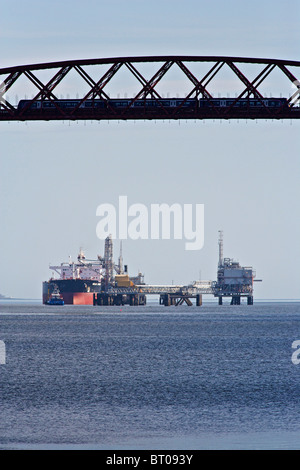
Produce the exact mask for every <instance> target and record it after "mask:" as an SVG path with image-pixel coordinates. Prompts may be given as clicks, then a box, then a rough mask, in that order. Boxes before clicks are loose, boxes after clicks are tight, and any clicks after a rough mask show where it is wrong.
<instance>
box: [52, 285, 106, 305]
mask: <svg viewBox="0 0 300 470" xmlns="http://www.w3.org/2000/svg"><path fill="white" fill-rule="evenodd" d="M55 288H58V289H59V292H60V294H61V295H62V298H63V300H64V303H65V304H66V305H93V297H94V293H96V292H100V290H101V284H100V283H99V282H96V281H92V280H89V279H55V280H50V281H46V282H43V304H46V302H47V301H48V300H49V298H50V295H51V294H52V292H53V290H54V289H55Z"/></svg>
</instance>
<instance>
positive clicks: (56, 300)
mask: <svg viewBox="0 0 300 470" xmlns="http://www.w3.org/2000/svg"><path fill="white" fill-rule="evenodd" d="M45 303H46V305H64V304H65V302H64V299H63V296H62V295H61V293H60V292H59V289H58V287H57V286H55V287H54V289H53V292H52V294H51V295H50V297H49V299H48V300H47V301H46V302H45Z"/></svg>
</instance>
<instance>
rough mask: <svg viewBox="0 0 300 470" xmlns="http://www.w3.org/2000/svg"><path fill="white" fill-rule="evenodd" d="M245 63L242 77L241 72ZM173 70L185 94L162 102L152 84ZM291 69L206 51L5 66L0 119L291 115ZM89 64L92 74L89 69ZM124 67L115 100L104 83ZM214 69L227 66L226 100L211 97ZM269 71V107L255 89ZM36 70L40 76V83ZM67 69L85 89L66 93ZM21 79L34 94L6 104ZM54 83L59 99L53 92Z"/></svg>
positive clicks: (294, 115)
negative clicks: (130, 88)
mask: <svg viewBox="0 0 300 470" xmlns="http://www.w3.org/2000/svg"><path fill="white" fill-rule="evenodd" d="M145 64H146V65H149V64H151V66H152V72H151V74H150V78H149V77H148V76H147V78H146V75H145V73H144V72H143V71H142V70H141V67H142V66H144V65H145ZM195 64H196V65H197V64H198V65H199V64H203V65H205V67H206V69H205V72H204V73H203V74H202V75H200V76H199V75H197V74H196V73H195V72H194V71H192V68H193V66H194V65H195ZM245 66H246V67H247V71H248V73H247V75H246V73H245V72H244V71H242V69H243V67H245ZM254 66H255V67H259V72H258V73H257V71H256V72H255V75H254V78H253V74H251V73H250V72H249V70H250V68H251V67H254ZM176 67H177V68H179V70H180V71H181V72H182V73H181V75H182V80H180V83H179V87H180V88H181V87H182V84H183V82H185V83H184V88H185V90H187V91H186V92H185V93H184V92H183V91H182V89H178V90H176V91H174V94H173V95H172V96H171V97H168V98H167V99H166V98H165V97H164V96H163V95H162V93H161V90H160V85H161V84H162V82H163V80H164V78H165V77H166V76H167V75H168V73H169V71H170V70H171V69H172V70H173V69H174V68H176ZM249 67H250V68H249ZM299 67H300V61H287V60H276V59H259V58H241V57H211V56H156V57H152V56H151V57H123V58H103V59H90V60H88V59H85V60H70V61H61V62H51V63H41V64H33V65H20V66H15V67H7V68H2V69H0V120H1V121H29V120H46V121H51V120H99V121H100V120H129V119H130V120H151V119H155V120H158V119H163V120H174V119H299V118H300V106H299V102H300V82H299V80H298V79H297V77H296V76H295V72H294V70H296V71H297V72H298V70H299ZM291 68H292V69H293V72H292V71H291ZM96 69H97V73H96V74H95V73H92V72H91V71H92V70H95V71H96ZM124 69H126V71H127V72H128V71H129V74H130V75H131V78H134V79H135V82H136V84H137V85H138V86H139V90H138V91H137V92H135V93H133V95H132V96H131V97H129V98H127V97H126V98H120V97H119V96H120V93H118V92H117V93H116V94H115V96H111V95H110V93H109V92H108V91H107V90H108V87H109V85H110V83H111V82H112V80H114V79H115V78H116V77H118V75H119V74H121V71H122V70H124ZM221 69H222V70H224V69H229V70H230V71H231V73H232V75H233V78H234V81H235V83H236V92H235V93H232V96H231V98H229V97H228V96H227V97H226V98H225V97H224V95H220V93H217V95H218V97H217V98H216V94H215V92H214V93H213V92H212V91H211V90H212V85H213V84H214V82H215V81H216V79H217V78H218V77H219V74H220V71H221ZM274 70H275V71H277V72H278V71H280V74H282V75H283V77H284V81H285V84H286V85H285V87H284V88H285V89H284V91H283V94H282V96H281V98H282V99H281V101H280V100H279V99H278V102H277V103H276V106H274V102H275V101H274V100H275V98H274V99H270V98H268V99H266V97H265V96H263V93H262V92H261V91H260V87H261V86H262V84H263V82H264V85H266V82H267V80H269V76H270V74H271V73H272V72H274ZM44 72H47V73H48V77H47V79H46V80H45V79H44V78H43V77H44V75H43V73H44ZM249 73H250V75H252V77H251V78H249V75H248V74H249ZM74 74H75V75H76V77H77V79H78V78H80V81H81V82H82V83H83V84H84V88H85V91H84V92H82V93H81V92H80V93H79V94H77V95H76V98H74V97H71V98H70V97H69V96H70V95H72V93H73V89H72V81H71V82H70V84H69V83H67V80H68V77H70V76H71V75H72V76H73V77H74ZM24 79H26V82H27V83H30V86H31V87H33V90H34V91H33V93H32V92H31V97H30V98H27V99H26V100H16V102H15V103H14V104H13V103H12V100H11V99H10V98H8V96H9V95H10V96H11V93H13V90H14V89H17V90H18V94H19V95H20V94H24V93H22V91H23V87H25V85H23V83H25V82H24ZM62 85H63V87H64V88H63V89H64V90H67V99H66V98H63V99H62V98H61V97H60V96H59V88H60V87H62ZM241 86H242V87H241ZM215 89H216V87H214V90H215ZM68 90H69V91H68ZM172 93H173V91H172ZM175 96H176V99H175ZM277 98H279V97H277ZM200 103H201V106H200ZM272 103H273V104H272Z"/></svg>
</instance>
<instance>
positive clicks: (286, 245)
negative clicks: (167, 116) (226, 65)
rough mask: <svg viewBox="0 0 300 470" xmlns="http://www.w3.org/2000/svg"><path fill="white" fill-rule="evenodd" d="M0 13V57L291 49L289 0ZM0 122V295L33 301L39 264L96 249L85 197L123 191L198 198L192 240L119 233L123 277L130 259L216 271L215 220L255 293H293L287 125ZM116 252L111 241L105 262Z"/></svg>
mask: <svg viewBox="0 0 300 470" xmlns="http://www.w3.org/2000/svg"><path fill="white" fill-rule="evenodd" d="M1 12H2V14H1V19H0V57H1V63H0V67H5V66H10V65H18V64H25V63H36V62H46V61H55V60H65V59H70V58H74V59H75V58H76V59H77V58H93V57H114V56H127V55H128V56H129V55H130V56H131V55H160V54H188V55H207V54H211V55H232V56H245V57H252V56H253V57H255V56H256V57H271V58H283V59H292V60H299V13H300V11H299V2H297V1H288V2H282V1H264V2H261V1H260V2H258V1H256V0H255V1H252V2H242V1H226V2H223V1H212V2H204V1H194V0H190V1H189V0H187V1H185V2H182V1H176V0H175V1H174V0H172V1H168V0H160V1H156V0H154V1H151V2H146V1H137V0H133V1H126V2H125V1H117V0H113V1H112V0H110V1H107V2H104V1H94V0H87V1H86V2H79V1H76V0H75V1H74V0H72V1H63V2H61V1H56V0H54V1H51V2H48V1H41V0H39V1H30V0H28V1H26V2H24V1H23V0H19V1H16V0H9V1H6V0H2V1H1ZM298 78H300V77H298ZM225 79H226V77H224V80H223V86H226V87H227V88H230V86H231V81H230V80H231V77H228V81H226V80H225ZM281 81H282V83H281ZM286 83H287V82H286V81H285V80H282V76H279V74H278V73H274V77H273V78H271V75H270V81H269V82H268V84H267V86H269V84H270V86H271V85H272V90H273V91H274V93H277V91H279V90H281V86H286ZM224 84H225V85H224ZM168 85H169V84H168ZM221 85H222V83H221V81H220V86H221ZM170 86H171V82H170ZM218 86H219V84H218ZM125 88H126V85H125ZM125 88H124V89H125ZM288 88H289V85H288ZM123 91H124V90H121V92H123ZM125 91H126V90H125ZM215 91H216V90H215ZM226 91H227V90H226V89H224V92H226ZM228 91H229V92H231V89H230V90H228ZM222 92H223V90H222ZM289 92H292V87H290V88H289ZM20 97H21V96H20ZM12 101H13V100H12ZM0 130H1V150H0V152H1V154H0V217H1V218H0V220H1V230H0V243H1V248H2V250H1V272H0V292H1V293H3V294H6V295H11V296H22V297H35V298H38V297H40V295H41V283H42V281H43V280H45V279H47V278H48V277H49V274H51V273H50V271H49V268H48V265H49V263H60V262H61V261H67V259H68V256H69V255H72V257H75V256H76V255H77V252H78V249H79V247H80V246H83V248H84V249H85V251H86V254H87V255H88V256H89V257H93V256H94V255H96V254H98V253H100V254H102V253H103V243H102V242H101V241H100V240H98V239H97V237H96V224H97V221H98V219H97V218H96V208H97V206H98V205H99V204H101V203H107V202H108V203H114V204H116V203H117V201H118V196H119V195H124V194H125V195H127V196H128V202H129V204H133V203H143V204H146V205H150V204H151V203H157V202H158V203H159V202H167V203H169V204H171V203H174V202H179V203H181V204H184V203H193V204H196V203H204V204H205V243H204V248H203V249H202V250H200V251H198V252H188V251H185V250H184V241H164V240H159V241H153V240H148V241H143V240H141V241H130V240H128V241H127V242H123V255H124V258H125V259H124V261H125V262H126V263H128V264H129V269H130V273H131V274H132V275H134V274H135V273H136V271H137V269H141V270H142V271H143V272H145V280H146V282H150V283H170V282H172V281H174V282H176V283H186V282H190V281H191V280H194V279H196V278H198V277H199V272H200V271H201V277H202V279H212V280H214V279H215V278H216V269H217V259H218V246H217V237H218V230H219V229H223V230H224V254H225V256H228V257H233V258H237V259H238V260H239V261H240V262H241V263H242V264H244V265H253V267H254V268H255V269H256V271H257V277H258V278H263V283H259V284H257V285H256V286H255V297H257V298H300V290H299V274H298V264H299V261H300V250H299V239H300V222H299V197H300V190H299V176H300V163H299V158H300V155H299V144H298V142H297V140H298V136H299V124H298V123H297V122H293V123H290V122H289V121H288V122H283V123H282V122H273V123H272V122H265V121H263V122H258V123H255V122H248V123H246V122H241V121H240V122H239V123H238V122H236V121H232V122H222V123H219V122H215V123H213V122H205V123H203V122H197V123H194V122H189V123H185V122H181V123H180V125H179V123H178V122H171V123H168V122H165V123H161V122H157V123H154V122H148V123H143V122H141V123H135V124H134V123H133V122H127V123H120V124H118V123H117V122H116V123H114V122H111V123H110V124H108V123H101V124H98V123H90V122H88V123H83V122H79V123H78V124H77V123H71V124H70V125H69V123H53V122H52V123H51V122H49V123H44V122H41V123H28V124H24V123H16V124H13V123H10V124H8V123H2V124H0ZM118 250H119V243H118V242H116V243H115V259H117V256H118Z"/></svg>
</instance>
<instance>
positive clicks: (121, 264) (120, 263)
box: [119, 240, 124, 274]
mask: <svg viewBox="0 0 300 470" xmlns="http://www.w3.org/2000/svg"><path fill="white" fill-rule="evenodd" d="M119 274H124V271H123V255H122V240H121V241H120V256H119Z"/></svg>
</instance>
